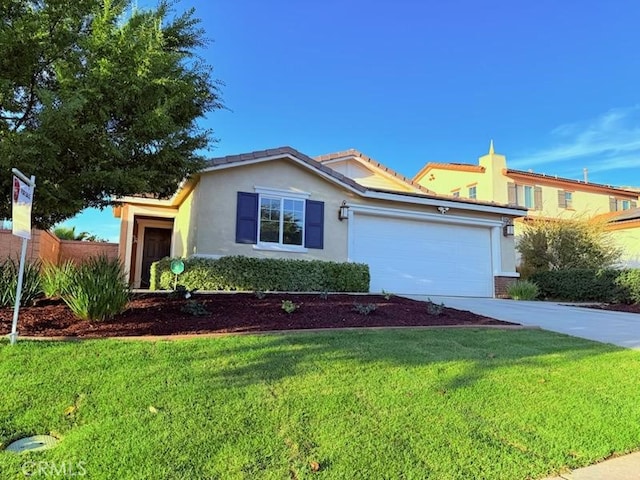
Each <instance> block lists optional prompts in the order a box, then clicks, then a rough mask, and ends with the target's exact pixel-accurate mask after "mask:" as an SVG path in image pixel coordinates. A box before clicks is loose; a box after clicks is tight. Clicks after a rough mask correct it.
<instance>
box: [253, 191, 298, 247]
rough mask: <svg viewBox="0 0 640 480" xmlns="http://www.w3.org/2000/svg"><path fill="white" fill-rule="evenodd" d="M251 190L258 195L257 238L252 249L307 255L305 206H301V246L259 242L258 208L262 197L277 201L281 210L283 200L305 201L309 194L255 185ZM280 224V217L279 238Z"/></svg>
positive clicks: (281, 221)
mask: <svg viewBox="0 0 640 480" xmlns="http://www.w3.org/2000/svg"><path fill="white" fill-rule="evenodd" d="M253 188H254V191H255V192H256V193H257V194H258V238H257V243H256V244H255V245H253V249H254V250H265V251H271V252H294V253H307V252H308V251H309V249H308V248H307V247H305V246H304V236H305V224H306V211H305V206H306V205H303V208H302V245H288V244H285V243H282V241H279V242H277V243H276V242H262V241H260V207H261V202H262V198H263V197H267V198H273V199H279V200H280V202H281V209H282V208H283V207H282V201H283V200H302V201H305V200H306V199H307V198H309V197H310V196H311V194H310V193H308V192H302V191H291V190H282V189H278V188H270V187H261V186H258V185H255V186H254V187H253ZM282 223H283V219H282V216H281V217H280V236H282V234H283V231H282Z"/></svg>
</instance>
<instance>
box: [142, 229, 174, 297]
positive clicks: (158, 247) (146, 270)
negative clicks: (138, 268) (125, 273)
mask: <svg viewBox="0 0 640 480" xmlns="http://www.w3.org/2000/svg"><path fill="white" fill-rule="evenodd" d="M169 255H171V230H170V229H168V228H145V229H144V245H143V246H142V272H141V275H140V288H149V276H150V269H151V264H152V263H153V262H157V261H158V260H160V259H161V258H164V257H168V256H169Z"/></svg>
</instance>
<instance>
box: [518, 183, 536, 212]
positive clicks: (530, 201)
mask: <svg viewBox="0 0 640 480" xmlns="http://www.w3.org/2000/svg"><path fill="white" fill-rule="evenodd" d="M522 191H523V199H522V200H523V205H524V206H525V207H527V208H533V205H534V198H533V187H532V186H531V185H525V186H524V187H522ZM518 203H520V202H518Z"/></svg>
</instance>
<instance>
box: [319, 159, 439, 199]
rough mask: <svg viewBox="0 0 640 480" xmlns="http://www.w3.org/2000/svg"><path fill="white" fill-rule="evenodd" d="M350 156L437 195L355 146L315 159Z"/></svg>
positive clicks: (425, 191) (416, 187)
mask: <svg viewBox="0 0 640 480" xmlns="http://www.w3.org/2000/svg"><path fill="white" fill-rule="evenodd" d="M349 157H358V158H360V159H362V160H364V161H365V162H366V163H369V164H371V165H373V166H374V167H376V168H378V169H380V170H382V171H384V172H385V173H387V174H389V175H391V176H392V177H395V178H397V179H398V180H400V181H401V182H404V183H406V184H408V185H410V186H411V187H413V188H415V189H417V190H420V191H421V192H424V193H427V194H430V195H435V192H433V191H431V190H429V189H428V188H426V187H423V186H422V185H420V184H419V183H417V182H414V181H413V180H411V179H410V178H408V177H405V176H404V175H402V174H400V173H398V172H396V171H395V170H393V169H391V168H389V167H387V166H386V165H383V164H382V163H380V162H378V161H377V160H374V159H373V158H371V157H369V156H367V155H365V154H364V153H362V152H360V151H358V150H356V149H355V148H350V149H349V150H345V151H343V152H335V153H327V154H325V155H319V156H317V157H315V159H316V160H317V161H319V162H321V163H323V162H328V161H330V160H337V159H339V158H349Z"/></svg>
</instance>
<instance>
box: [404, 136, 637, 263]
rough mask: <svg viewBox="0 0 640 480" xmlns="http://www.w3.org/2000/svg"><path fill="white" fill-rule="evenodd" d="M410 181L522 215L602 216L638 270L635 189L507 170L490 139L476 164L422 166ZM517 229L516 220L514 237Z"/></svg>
mask: <svg viewBox="0 0 640 480" xmlns="http://www.w3.org/2000/svg"><path fill="white" fill-rule="evenodd" d="M413 181H414V182H416V183H418V184H419V185H422V186H423V187H425V188H428V189H429V190H432V191H434V192H436V193H439V194H441V195H449V196H451V197H455V198H468V199H475V200H481V201H494V202H497V203H502V204H508V205H514V206H515V205H517V206H520V207H524V208H526V209H527V216H528V217H534V218H536V217H538V218H559V219H562V218H565V219H569V218H593V217H595V216H600V215H604V214H606V215H607V217H608V218H609V224H608V227H607V228H608V229H609V230H610V231H611V234H612V235H613V236H614V238H615V239H616V241H617V242H618V243H619V245H620V246H621V247H622V248H623V252H624V253H623V262H624V266H633V267H636V266H640V212H639V209H638V196H639V195H640V192H638V191H637V190H636V191H634V190H631V189H625V188H619V187H612V186H610V185H601V184H596V183H590V182H588V181H580V180H572V179H569V178H561V177H557V176H551V175H544V174H540V173H534V172H532V171H523V170H514V169H511V168H508V167H507V159H506V157H505V156H504V155H500V154H498V153H496V152H495V150H494V146H493V141H492V142H491V144H490V147H489V153H488V154H486V155H483V156H481V157H480V158H479V161H478V163H477V164H475V165H473V164H462V163H427V164H426V165H425V166H424V167H423V168H422V169H421V170H420V171H419V172H418V174H417V175H416V176H415V177H414V178H413ZM518 231H519V223H518V222H516V235H517V234H518Z"/></svg>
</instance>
